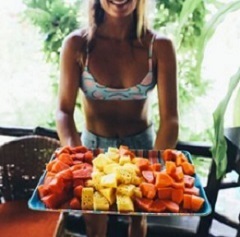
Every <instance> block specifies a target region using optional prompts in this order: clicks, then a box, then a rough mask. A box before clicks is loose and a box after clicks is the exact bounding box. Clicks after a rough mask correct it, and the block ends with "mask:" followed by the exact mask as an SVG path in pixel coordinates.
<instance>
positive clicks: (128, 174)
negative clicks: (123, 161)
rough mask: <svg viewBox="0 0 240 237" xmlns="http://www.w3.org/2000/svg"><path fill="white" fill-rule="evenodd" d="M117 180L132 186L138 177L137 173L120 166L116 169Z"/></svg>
mask: <svg viewBox="0 0 240 237" xmlns="http://www.w3.org/2000/svg"><path fill="white" fill-rule="evenodd" d="M116 175H117V179H118V180H119V182H120V183H123V184H130V183H131V182H132V179H133V177H135V176H136V174H135V171H134V170H133V169H131V168H129V167H124V166H120V167H119V168H117V169H116Z"/></svg>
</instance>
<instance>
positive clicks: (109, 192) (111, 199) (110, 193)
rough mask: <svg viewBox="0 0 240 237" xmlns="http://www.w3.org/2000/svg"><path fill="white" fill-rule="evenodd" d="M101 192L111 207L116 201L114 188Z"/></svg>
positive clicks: (101, 190)
mask: <svg viewBox="0 0 240 237" xmlns="http://www.w3.org/2000/svg"><path fill="white" fill-rule="evenodd" d="M99 192H100V193H101V194H102V195H103V196H104V197H105V198H106V199H107V200H108V202H109V203H110V205H112V204H113V203H114V202H115V201H116V195H115V189H114V188H103V189H100V190H99Z"/></svg>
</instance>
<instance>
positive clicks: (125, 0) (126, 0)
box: [111, 0, 128, 5]
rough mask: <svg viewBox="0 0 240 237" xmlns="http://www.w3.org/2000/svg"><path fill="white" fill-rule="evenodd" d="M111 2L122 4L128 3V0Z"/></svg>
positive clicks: (113, 0)
mask: <svg viewBox="0 0 240 237" xmlns="http://www.w3.org/2000/svg"><path fill="white" fill-rule="evenodd" d="M111 2H112V3H113V4H116V5H122V4H125V3H127V2H128V0H121V1H116V0H112V1H111Z"/></svg>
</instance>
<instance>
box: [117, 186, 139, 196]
mask: <svg viewBox="0 0 240 237" xmlns="http://www.w3.org/2000/svg"><path fill="white" fill-rule="evenodd" d="M134 188H135V186H134V185H133V184H120V185H119V186H118V187H117V195H118V194H121V195H126V196H128V197H132V196H133V193H134Z"/></svg>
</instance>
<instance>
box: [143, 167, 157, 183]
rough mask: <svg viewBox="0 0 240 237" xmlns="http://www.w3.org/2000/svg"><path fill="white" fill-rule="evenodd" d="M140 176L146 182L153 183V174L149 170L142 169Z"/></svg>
mask: <svg viewBox="0 0 240 237" xmlns="http://www.w3.org/2000/svg"><path fill="white" fill-rule="evenodd" d="M142 176H143V178H144V179H145V180H146V181H147V182H148V183H154V179H155V177H154V174H153V172H152V171H150V170H143V171H142Z"/></svg>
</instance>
